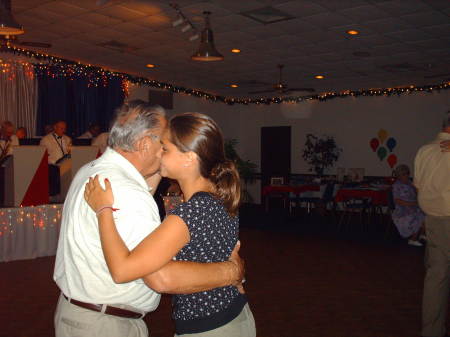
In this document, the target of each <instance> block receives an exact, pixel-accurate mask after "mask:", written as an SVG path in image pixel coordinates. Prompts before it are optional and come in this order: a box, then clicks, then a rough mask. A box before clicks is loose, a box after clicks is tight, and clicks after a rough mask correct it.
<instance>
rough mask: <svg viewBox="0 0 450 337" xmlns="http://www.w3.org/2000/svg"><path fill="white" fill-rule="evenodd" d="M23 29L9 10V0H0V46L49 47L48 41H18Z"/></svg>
mask: <svg viewBox="0 0 450 337" xmlns="http://www.w3.org/2000/svg"><path fill="white" fill-rule="evenodd" d="M24 32H25V31H24V29H23V27H22V26H21V25H20V24H19V23H17V21H16V20H15V19H14V17H13V15H12V11H11V0H0V48H2V47H8V46H11V45H15V46H26V47H38V48H50V47H51V46H52V45H51V44H50V43H44V42H32V41H23V42H20V41H19V39H18V35H21V34H23V33H24Z"/></svg>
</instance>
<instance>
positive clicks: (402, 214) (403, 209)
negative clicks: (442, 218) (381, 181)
mask: <svg viewBox="0 0 450 337" xmlns="http://www.w3.org/2000/svg"><path fill="white" fill-rule="evenodd" d="M409 174H410V171H409V167H408V166H406V165H399V166H397V167H396V168H395V170H394V176H395V177H396V181H395V183H394V184H393V185H392V194H393V197H394V203H395V210H394V212H393V213H392V220H393V221H394V224H395V226H396V227H397V229H398V232H399V233H400V235H401V236H402V237H404V238H409V240H408V244H410V245H412V246H422V243H421V242H420V241H419V238H421V236H422V233H423V223H424V220H425V214H424V213H423V212H422V210H421V209H420V208H419V205H418V203H417V192H416V189H415V187H414V186H413V184H412V183H411V180H410V179H409ZM422 238H423V236H422Z"/></svg>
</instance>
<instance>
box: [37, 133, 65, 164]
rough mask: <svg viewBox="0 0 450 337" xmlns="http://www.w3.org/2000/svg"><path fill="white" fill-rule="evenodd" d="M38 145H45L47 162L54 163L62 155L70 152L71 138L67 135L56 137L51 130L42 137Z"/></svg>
mask: <svg viewBox="0 0 450 337" xmlns="http://www.w3.org/2000/svg"><path fill="white" fill-rule="evenodd" d="M40 145H42V146H45V147H46V149H47V152H48V163H49V164H55V163H56V162H57V161H58V160H59V159H61V158H62V157H63V156H64V155H66V154H68V153H69V152H70V147H71V146H72V140H71V139H70V137H69V136H66V135H62V137H61V138H58V136H56V135H55V134H54V133H53V132H51V133H49V134H48V135H46V136H44V137H42V139H41V142H40Z"/></svg>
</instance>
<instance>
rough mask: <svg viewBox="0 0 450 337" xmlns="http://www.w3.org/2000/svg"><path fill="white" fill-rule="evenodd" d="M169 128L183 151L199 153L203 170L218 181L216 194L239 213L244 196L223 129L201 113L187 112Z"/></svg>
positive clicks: (203, 174) (213, 179)
mask: <svg viewBox="0 0 450 337" xmlns="http://www.w3.org/2000/svg"><path fill="white" fill-rule="evenodd" d="M169 129H170V137H171V142H172V143H173V144H174V145H175V146H176V147H177V148H178V149H179V150H180V151H181V152H190V151H192V152H195V153H196V154H197V156H198V159H199V164H200V174H201V175H202V177H204V178H206V179H209V180H210V181H211V182H212V183H213V184H214V186H215V192H214V194H215V195H216V197H217V198H219V199H220V200H222V202H223V203H224V205H225V208H226V209H227V211H228V213H229V214H230V215H232V216H235V215H236V214H237V212H238V208H239V202H240V198H241V188H240V179H239V173H238V172H237V170H236V166H235V165H234V162H232V161H231V160H228V159H226V157H225V151H224V146H223V136H222V132H221V131H220V128H219V127H218V126H217V124H216V122H214V121H213V120H212V119H211V118H210V117H208V116H206V115H203V114H200V113H184V114H180V115H176V116H174V117H172V118H171V119H170V121H169Z"/></svg>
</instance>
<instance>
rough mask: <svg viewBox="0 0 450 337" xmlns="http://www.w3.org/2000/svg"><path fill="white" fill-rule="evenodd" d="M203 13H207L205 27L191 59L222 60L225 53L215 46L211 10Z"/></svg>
mask: <svg viewBox="0 0 450 337" xmlns="http://www.w3.org/2000/svg"><path fill="white" fill-rule="evenodd" d="M203 14H204V15H205V28H204V29H203V31H202V38H201V41H200V46H199V47H198V50H197V52H195V53H194V55H192V57H191V59H192V60H194V61H222V60H223V55H222V54H221V53H219V52H218V51H217V49H216V47H215V46H214V37H213V32H212V30H211V26H210V24H209V15H210V14H211V12H203Z"/></svg>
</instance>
